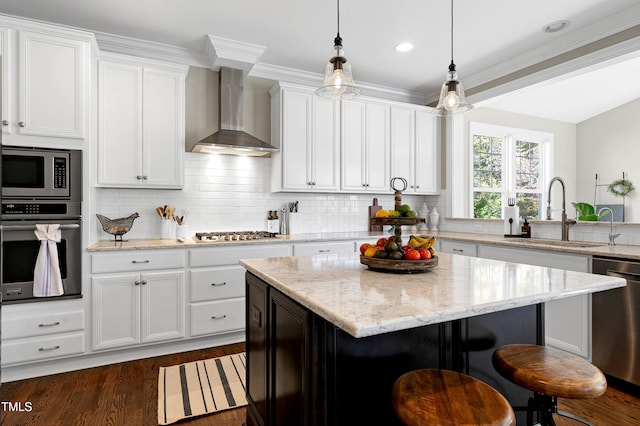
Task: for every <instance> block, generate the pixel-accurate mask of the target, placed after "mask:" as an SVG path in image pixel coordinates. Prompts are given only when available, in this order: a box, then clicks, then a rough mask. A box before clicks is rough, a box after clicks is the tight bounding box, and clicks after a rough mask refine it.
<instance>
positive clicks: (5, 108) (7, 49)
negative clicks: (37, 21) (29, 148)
mask: <svg viewBox="0 0 640 426" xmlns="http://www.w3.org/2000/svg"><path fill="white" fill-rule="evenodd" d="M10 36H11V32H10V31H9V29H8V28H2V27H0V61H2V68H0V72H2V80H0V83H1V84H2V103H1V104H0V108H2V111H0V112H1V113H2V133H7V134H8V133H9V132H10V131H11V126H9V124H10V123H11V121H13V116H12V114H11V108H10V106H11V104H10V102H11V97H12V93H13V84H12V80H11V67H10V66H9V65H10V63H11V61H10V60H9V57H10V56H11V53H12V52H11V42H10V40H9V37H10Z"/></svg>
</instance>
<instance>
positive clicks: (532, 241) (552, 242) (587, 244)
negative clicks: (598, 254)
mask: <svg viewBox="0 0 640 426" xmlns="http://www.w3.org/2000/svg"><path fill="white" fill-rule="evenodd" d="M519 242H524V243H529V244H541V245H548V246H560V247H582V248H588V247H599V246H604V245H606V243H590V242H586V241H562V240H549V239H544V238H530V239H529V238H521V239H519Z"/></svg>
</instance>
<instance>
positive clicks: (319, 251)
mask: <svg viewBox="0 0 640 426" xmlns="http://www.w3.org/2000/svg"><path fill="white" fill-rule="evenodd" d="M318 253H331V249H326V250H318Z"/></svg>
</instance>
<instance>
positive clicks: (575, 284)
mask: <svg viewBox="0 0 640 426" xmlns="http://www.w3.org/2000/svg"><path fill="white" fill-rule="evenodd" d="M438 262H439V263H438V266H437V267H435V268H433V269H431V270H429V271H428V272H425V273H420V274H388V273H384V272H374V271H370V270H369V269H368V268H367V267H366V266H364V265H362V264H360V259H359V256H358V255H356V254H353V255H338V254H335V255H318V256H309V257H300V256H297V257H294V256H291V257H275V258H264V259H243V260H241V261H240V263H241V264H242V265H243V266H244V267H245V268H246V269H247V270H248V271H250V272H252V273H253V274H255V275H256V276H258V277H259V278H261V279H263V280H264V281H266V282H267V283H269V284H270V285H272V286H273V287H274V288H276V289H278V290H280V291H281V292H283V293H284V294H286V295H288V296H289V297H291V298H292V299H294V300H296V301H297V302H298V303H300V304H301V305H303V306H305V307H306V308H308V309H310V310H311V311H312V312H314V313H316V314H318V315H320V316H321V317H323V318H324V319H326V320H328V321H330V322H331V323H333V324H335V325H336V326H338V327H340V328H341V329H343V330H344V331H346V332H347V333H349V334H350V335H352V336H354V337H356V338H359V337H366V336H372V335H376V334H382V333H386V332H391V331H396V330H403V329H408V328H413V327H419V326H422V325H427V324H435V323H440V322H445V321H450V320H455V319H460V318H467V317H470V316H475V315H481V314H485V313H490V312H496V311H501V310H506V309H511V308H516V307H520V306H526V305H532V304H537V303H542V302H547V301H550V300H555V299H561V298H565V297H570V296H576V295H580V294H586V293H593V292H596V291H602V290H607V289H611V288H616V287H623V286H624V285H626V282H625V280H624V279H622V278H615V277H609V276H606V275H593V274H587V273H581V272H572V271H565V270H560V269H553V268H545V267H539V266H532V265H522V264H516V263H507V262H501V261H496V260H489V259H480V258H474V257H467V256H458V255H449V254H446V253H440V254H439V255H438Z"/></svg>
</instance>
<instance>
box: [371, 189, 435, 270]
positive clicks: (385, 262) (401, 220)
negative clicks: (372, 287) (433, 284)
mask: <svg viewBox="0 0 640 426" xmlns="http://www.w3.org/2000/svg"><path fill="white" fill-rule="evenodd" d="M396 182H400V183H401V184H402V189H400V188H397V187H396ZM391 188H392V189H393V190H394V191H395V193H394V201H395V206H394V209H395V210H396V211H399V210H400V206H401V205H402V192H403V191H404V190H406V189H407V181H406V179H404V178H399V177H394V178H393V179H391ZM424 222H426V218H424V217H372V218H369V223H370V224H371V225H391V226H393V227H394V230H395V236H396V244H397V245H398V246H399V247H402V246H403V243H402V226H403V225H407V226H413V225H417V224H419V223H424ZM360 263H362V264H364V265H367V266H368V267H369V269H371V270H374V271H380V272H396V273H412V272H424V271H426V270H428V269H430V268H433V267H434V266H437V265H438V257H437V256H433V257H432V258H431V259H428V260H395V259H384V258H375V257H365V256H360Z"/></svg>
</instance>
